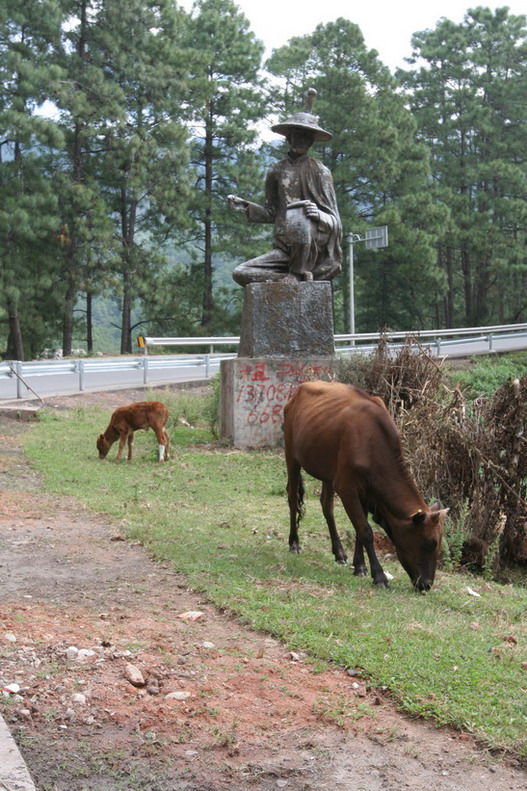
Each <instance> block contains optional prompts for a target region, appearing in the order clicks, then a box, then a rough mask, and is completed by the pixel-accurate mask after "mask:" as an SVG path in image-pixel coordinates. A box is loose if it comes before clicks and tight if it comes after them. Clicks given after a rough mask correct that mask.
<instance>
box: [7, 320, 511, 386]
mask: <svg viewBox="0 0 527 791" xmlns="http://www.w3.org/2000/svg"><path fill="white" fill-rule="evenodd" d="M424 345H425V346H426V347H429V348H430V351H431V353H432V354H433V355H435V356H437V357H447V358H449V357H452V358H455V357H472V356H475V355H481V354H489V353H500V352H501V353H503V352H513V351H521V350H525V349H527V334H525V333H516V334H512V333H511V334H508V335H499V334H496V335H493V337H492V344H491V345H492V348H491V349H490V350H489V340H488V338H487V337H486V336H483V337H481V338H479V339H478V338H472V339H468V340H463V341H461V340H458V339H455V340H454V339H452V340H446V339H445V340H442V341H441V343H440V345H439V346H438V345H437V344H436V343H435V342H434V343H425V344H424ZM375 346H376V345H372V346H370V347H365V348H366V349H368V348H369V349H370V350H371V349H373V348H375ZM357 349H358V347H355V350H357ZM144 361H145V358H144V357H142V356H137V357H114V358H101V359H97V358H90V359H86V360H84V361H82V364H83V366H84V371H83V373H82V375H81V373H80V372H79V370H76V371H69V372H67V371H66V370H65V369H66V367H68V366H70V367H72V365H73V363H74V362H75V361H72V360H69V361H66V360H64V361H51V360H49V361H39V362H37V363H34V364H33V363H24V364H23V369H22V373H23V382H21V381H17V377H16V376H14V375H6V369H5V365H0V401H2V400H5V401H11V400H15V399H17V398H23V399H30V400H32V399H38V397H39V396H40V398H44V397H45V396H52V395H70V394H72V393H78V392H80V391H85V392H90V391H92V392H95V391H98V390H113V389H118V388H121V387H122V388H127V387H137V386H141V385H145V384H147V385H152V386H159V385H164V384H174V383H178V382H180V383H183V382H195V381H199V380H203V382H207V381H208V380H209V379H210V378H212V377H214V376H215V375H216V373H217V372H218V371H219V369H220V359H219V356H217V355H215V356H210V357H209V358H207V357H206V356H203V355H201V356H200V355H186V356H182V355H179V356H178V355H170V356H168V355H166V356H163V355H157V356H149V357H148V358H147V371H146V374H145V368H144ZM2 369H3V371H2ZM52 370H53V372H51V371H52Z"/></svg>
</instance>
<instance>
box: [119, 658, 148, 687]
mask: <svg viewBox="0 0 527 791" xmlns="http://www.w3.org/2000/svg"><path fill="white" fill-rule="evenodd" d="M124 677H125V679H126V680H127V681H129V682H130V684H133V686H134V687H144V686H145V683H146V682H145V679H144V677H143V674H142V673H141V671H140V670H139V668H138V667H136V666H135V665H132V664H131V663H130V662H127V664H126V667H125V669H124Z"/></svg>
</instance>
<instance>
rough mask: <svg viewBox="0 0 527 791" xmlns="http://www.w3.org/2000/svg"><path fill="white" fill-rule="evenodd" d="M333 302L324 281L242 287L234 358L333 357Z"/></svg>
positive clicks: (258, 284)
mask: <svg viewBox="0 0 527 791" xmlns="http://www.w3.org/2000/svg"><path fill="white" fill-rule="evenodd" d="M334 354H335V342H334V338H333V299H332V293H331V284H330V283H329V282H327V281H320V282H309V283H287V284H286V283H251V284H250V285H248V286H246V287H245V293H244V302H243V314H242V326H241V332H240V346H239V349H238V357H281V356H283V357H302V358H306V359H308V358H309V357H310V356H313V355H317V356H319V357H325V356H333V355H334Z"/></svg>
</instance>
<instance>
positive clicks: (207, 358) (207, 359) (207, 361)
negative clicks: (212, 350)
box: [205, 354, 209, 379]
mask: <svg viewBox="0 0 527 791" xmlns="http://www.w3.org/2000/svg"><path fill="white" fill-rule="evenodd" d="M208 378H209V355H208V354H206V355H205V379H208Z"/></svg>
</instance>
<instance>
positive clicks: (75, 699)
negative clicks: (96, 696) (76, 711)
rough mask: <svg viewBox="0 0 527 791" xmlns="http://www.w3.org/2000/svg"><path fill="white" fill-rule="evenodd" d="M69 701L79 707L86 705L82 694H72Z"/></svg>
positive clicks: (84, 696)
mask: <svg viewBox="0 0 527 791" xmlns="http://www.w3.org/2000/svg"><path fill="white" fill-rule="evenodd" d="M70 700H71V702H72V703H78V704H79V706H85V705H86V695H83V694H82V692H74V693H73V695H72V696H71V697H70Z"/></svg>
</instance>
